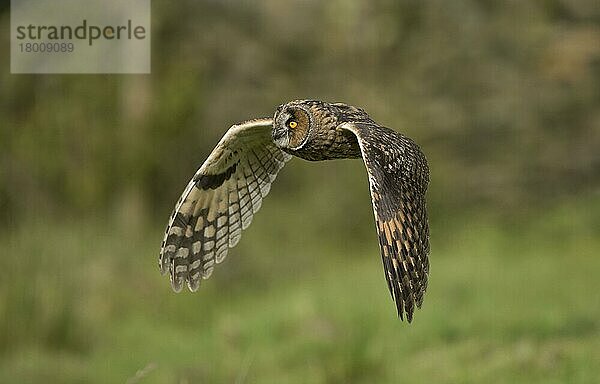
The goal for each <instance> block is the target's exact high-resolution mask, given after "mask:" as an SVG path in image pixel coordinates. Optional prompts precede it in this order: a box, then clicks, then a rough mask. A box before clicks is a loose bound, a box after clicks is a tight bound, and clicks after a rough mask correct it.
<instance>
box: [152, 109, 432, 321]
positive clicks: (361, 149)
mask: <svg viewBox="0 0 600 384" xmlns="http://www.w3.org/2000/svg"><path fill="white" fill-rule="evenodd" d="M290 155H294V156H297V157H301V158H303V159H306V160H311V161H321V160H331V159H344V158H360V157H362V159H363V161H364V163H365V166H366V168H367V173H368V177H369V186H370V190H371V198H372V203H373V211H374V214H375V222H376V228H377V233H378V236H379V245H380V248H381V257H382V261H383V266H384V273H385V277H386V281H387V284H388V289H389V291H390V294H391V295H392V298H393V299H394V301H395V303H396V308H397V312H398V316H399V317H400V318H401V319H403V318H404V317H405V316H406V319H407V320H408V321H409V322H410V321H411V320H412V316H413V312H414V308H415V307H420V306H421V304H422V302H423V295H424V293H425V290H426V289H427V278H428V274H429V261H428V255H429V227H428V223H427V209H426V205H425V194H426V191H427V185H428V182H429V169H428V167H427V161H426V159H425V156H424V155H423V153H422V152H421V150H420V149H419V147H418V146H417V145H416V144H415V143H414V142H413V141H412V140H411V139H409V138H408V137H406V136H404V135H402V134H400V133H398V132H395V131H393V130H391V129H389V128H385V127H382V126H380V125H378V124H377V123H375V122H374V121H373V120H372V119H371V118H370V117H369V116H368V115H367V113H366V112H365V111H363V110H362V109H359V108H355V107H352V106H349V105H346V104H342V103H325V102H322V101H317V100H297V101H292V102H289V103H286V104H283V105H281V106H279V107H278V108H277V110H276V111H275V115H274V117H273V118H272V119H269V118H265V119H257V120H251V121H248V122H244V123H241V124H237V125H234V126H232V127H231V128H230V129H229V131H227V133H226V134H225V136H223V138H222V139H221V141H220V142H219V144H218V145H217V147H216V148H215V149H214V150H213V152H212V153H211V154H210V156H209V158H208V159H207V160H206V161H205V162H204V164H202V166H201V167H200V169H199V170H198V171H197V172H196V174H195V175H194V177H193V179H192V180H191V181H190V183H189V184H188V186H187V187H186V189H185V190H184V192H183V194H182V196H181V198H180V199H179V201H178V202H177V204H176V206H175V210H174V212H173V214H172V215H171V218H170V220H169V225H168V226H167V230H166V233H165V237H164V240H163V244H162V247H161V251H160V258H159V266H160V268H161V271H162V272H163V273H167V272H169V275H170V278H171V285H172V286H173V289H174V290H176V291H179V290H181V288H182V286H183V284H184V283H185V282H187V284H188V287H189V288H190V289H191V290H192V291H195V290H196V289H198V287H199V285H200V282H201V280H202V279H207V278H208V277H209V276H210V274H211V273H212V270H213V268H214V265H215V264H218V263H220V262H221V261H223V259H224V258H225V256H226V255H227V252H228V249H229V248H232V247H234V246H235V245H236V244H237V243H238V241H239V239H240V236H241V232H242V230H243V229H246V228H247V227H248V226H249V225H250V222H251V221H252V217H253V215H254V214H255V213H256V212H257V211H258V210H259V208H260V206H261V203H262V199H263V198H264V197H265V196H266V195H267V194H268V193H269V190H270V186H271V183H272V182H273V181H274V179H275V177H276V176H277V173H278V172H279V170H280V169H281V168H282V167H283V165H284V164H285V162H287V161H288V160H289V159H290V158H291V156H290Z"/></svg>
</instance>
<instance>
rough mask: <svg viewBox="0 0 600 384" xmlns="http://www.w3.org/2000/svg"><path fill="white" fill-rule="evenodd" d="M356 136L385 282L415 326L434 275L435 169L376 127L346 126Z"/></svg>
mask: <svg viewBox="0 0 600 384" xmlns="http://www.w3.org/2000/svg"><path fill="white" fill-rule="evenodd" d="M340 128H342V129H346V130H348V131H350V132H352V133H354V134H355V135H356V138H357V139H358V144H359V146H360V150H361V154H362V158H363V161H364V163H365V166H366V168H367V173H368V175H369V187H370V190H371V200H372V202H373V212H374V214H375V223H376V225H377V234H378V235H379V246H380V249H381V258H382V261H383V268H384V272H385V278H386V281H387V283H388V288H389V291H390V294H391V295H392V298H393V299H394V301H395V303H396V308H397V310H398V316H399V317H400V318H401V319H402V318H403V314H405V315H406V319H407V320H408V321H409V322H410V321H411V320H412V316H413V311H414V308H415V306H416V307H421V303H422V302H423V295H424V294H425V290H426V289H427V275H428V274H429V260H428V255H429V226H428V223H427V209H426V206H425V193H426V191H427V184H428V182H429V168H428V166H427V160H426V159H425V156H424V155H423V153H422V152H421V150H420V149H419V147H418V146H417V144H415V142H414V141H412V140H411V139H409V138H408V137H406V136H404V135H402V134H400V133H398V132H395V131H393V130H391V129H389V128H385V127H381V126H379V125H377V124H374V123H372V122H371V123H366V122H355V123H343V124H341V125H340Z"/></svg>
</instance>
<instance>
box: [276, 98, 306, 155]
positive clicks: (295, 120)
mask: <svg viewBox="0 0 600 384" xmlns="http://www.w3.org/2000/svg"><path fill="white" fill-rule="evenodd" d="M309 126H310V118H309V116H308V113H307V112H306V111H305V110H304V109H302V108H300V107H298V106H289V107H286V108H283V109H281V110H278V111H277V112H276V113H275V124H274V127H273V141H274V142H275V144H276V145H277V146H279V147H280V148H288V149H298V148H300V147H301V146H302V145H304V143H305V141H306V139H307V138H308V130H309Z"/></svg>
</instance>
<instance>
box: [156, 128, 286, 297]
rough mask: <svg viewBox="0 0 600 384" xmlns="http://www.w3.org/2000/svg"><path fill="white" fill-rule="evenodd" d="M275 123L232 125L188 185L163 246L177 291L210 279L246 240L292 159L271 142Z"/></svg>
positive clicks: (163, 263) (163, 264) (162, 259)
mask: <svg viewBox="0 0 600 384" xmlns="http://www.w3.org/2000/svg"><path fill="white" fill-rule="evenodd" d="M271 131H272V119H257V120H251V121H247V122H244V123H240V124H236V125H234V126H232V127H231V128H230V129H229V130H228V131H227V133H226V134H225V135H224V136H223V138H222V139H221V141H219V143H218V144H217V146H216V147H215V149H214V150H213V151H212V152H211V154H210V156H209V157H208V159H206V161H205V162H204V164H202V166H201V167H200V168H199V169H198V171H197V172H196V174H195V175H194V177H193V178H192V180H191V181H190V182H189V183H188V185H187V187H186V188H185V190H184V191H183V194H182V195H181V197H180V198H179V201H178V202H177V204H176V205H175V209H174V210H173V213H172V214H171V217H170V219H169V224H168V226H167V230H166V231H165V235H164V239H163V242H162V246H161V250H160V256H159V267H160V270H161V272H162V273H163V274H165V273H167V271H168V272H169V275H170V279H171V286H172V287H173V289H174V290H175V291H177V292H179V291H180V290H181V288H182V287H183V284H184V282H187V284H188V287H189V289H190V290H191V291H195V290H197V289H198V287H199V286H200V282H201V279H207V278H208V277H209V276H210V275H211V273H212V270H213V268H214V265H215V263H217V264H218V263H220V262H221V261H223V259H224V258H225V256H226V255H227V251H228V249H229V248H232V247H234V246H235V245H236V244H237V243H238V241H239V240H240V237H241V233H242V230H243V229H246V228H247V227H248V226H249V225H250V223H251V221H252V217H253V215H254V214H255V213H256V212H257V211H258V210H259V208H260V206H261V203H262V199H263V198H264V197H265V196H266V195H267V194H268V193H269V190H270V188H271V183H272V182H273V181H274V180H275V177H276V176H277V173H278V172H279V170H280V169H281V168H282V167H283V165H284V164H285V163H286V162H287V161H288V160H289V159H290V157H291V156H290V155H288V154H286V153H284V152H283V151H281V150H280V149H279V148H277V147H276V146H275V144H274V143H273V140H272V138H271Z"/></svg>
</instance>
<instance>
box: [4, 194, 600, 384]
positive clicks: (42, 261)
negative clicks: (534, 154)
mask: <svg viewBox="0 0 600 384" xmlns="http://www.w3.org/2000/svg"><path fill="white" fill-rule="evenodd" d="M590 207H591V208H590ZM265 209H267V210H268V209H269V208H265ZM271 209H277V207H273V208H271ZM599 209H600V207H598V205H597V204H593V201H592V202H590V201H587V202H582V203H578V204H575V203H569V204H564V205H562V206H559V207H557V208H554V209H552V210H548V211H547V212H545V213H544V214H543V215H540V216H538V217H535V218H530V219H527V220H523V221H519V220H515V221H514V222H512V224H511V225H507V224H506V222H502V223H499V222H497V221H495V220H494V219H493V218H490V217H488V218H484V216H479V217H478V218H476V219H474V220H470V219H469V220H467V219H466V218H465V219H455V220H453V221H446V222H442V221H438V222H437V223H435V224H434V227H433V232H432V233H433V236H434V237H433V244H432V250H433V251H432V252H433V253H432V256H431V265H432V271H431V280H430V281H431V283H430V287H429V290H428V293H427V296H426V300H425V303H424V307H423V308H422V309H421V310H420V311H418V312H417V313H416V316H415V320H414V321H413V323H412V324H410V325H408V324H406V323H402V322H400V321H399V320H397V319H396V317H395V311H394V306H393V303H392V301H391V299H390V298H389V295H388V293H387V288H386V285H385V281H384V279H383V274H382V267H381V265H380V261H379V256H378V253H377V242H376V241H375V239H374V234H373V233H371V234H370V235H369V236H365V239H368V240H372V241H363V240H364V239H363V237H361V236H357V239H358V240H355V241H353V242H352V243H351V244H350V245H348V244H347V243H341V242H340V241H339V239H340V238H338V237H335V236H334V237H333V240H329V241H323V242H321V243H319V244H316V243H311V242H309V241H308V239H310V238H311V236H313V235H314V234H312V233H306V234H305V235H304V236H306V237H305V238H300V239H298V240H296V241H291V243H290V240H289V239H286V238H275V239H271V242H267V241H266V240H268V239H270V238H271V235H270V234H269V232H268V231H266V230H264V229H261V228H262V227H261V226H260V225H258V227H257V229H255V230H253V229H252V228H251V229H250V230H249V231H248V232H249V233H247V234H246V235H245V237H244V239H243V241H242V242H241V243H240V246H239V247H238V248H236V250H235V251H234V252H232V253H231V255H230V256H229V257H228V259H227V260H226V261H225V262H224V264H223V265H221V266H219V268H218V269H217V270H216V271H215V273H214V275H213V277H212V278H211V279H210V280H208V281H206V282H204V286H203V287H202V288H201V289H200V291H199V292H197V293H195V294H191V293H183V294H179V295H176V294H174V293H172V292H171V291H170V288H169V285H168V281H167V280H166V279H165V278H164V277H161V276H160V275H159V274H158V270H157V267H156V265H155V264H156V262H155V254H156V248H157V241H156V239H159V240H158V242H160V233H161V229H160V228H154V229H141V228H139V229H136V230H132V229H131V228H129V229H128V228H127V226H124V227H119V226H117V227H115V226H114V223H112V222H111V223H101V222H97V221H96V222H93V223H83V224H85V225H82V223H67V222H53V223H52V225H49V223H47V222H45V221H38V222H33V221H32V222H31V223H28V224H27V225H23V226H20V227H19V228H16V229H15V230H13V231H12V232H10V233H6V234H4V236H2V237H1V238H0V245H1V246H2V248H3V249H8V250H9V251H10V252H9V254H8V255H5V256H3V257H2V260H0V263H2V270H3V274H4V275H5V276H3V277H2V279H1V281H0V310H1V313H3V314H4V315H3V316H2V318H1V322H0V382H3V383H4V382H6V383H16V382H32V383H34V382H35V383H37V382H40V383H42V382H44V383H45V382H53V383H108V382H111V383H112V382H127V383H138V382H139V383H339V382H343V383H372V382H377V383H397V382H415V383H418V382H423V383H432V382H433V383H480V382H485V383H515V382H527V383H545V384H547V383H593V382H597V380H598V378H600V364H598V362H600V305H599V304H600V279H598V276H600V259H599V258H598V257H597V255H598V254H600V236H599V233H598V228H600V223H599V222H598V220H599V219H598V217H599V215H598V214H599V213H600V212H599V211H598V210H599ZM265 215H269V214H267V213H265ZM261 216H262V215H261ZM369 225H371V223H369ZM370 237H373V239H371V238H370ZM149 239H152V241H150V240H149ZM265 244H270V246H267V245H265ZM301 244H304V245H303V246H300V245H301ZM340 249H341V250H343V252H340Z"/></svg>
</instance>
